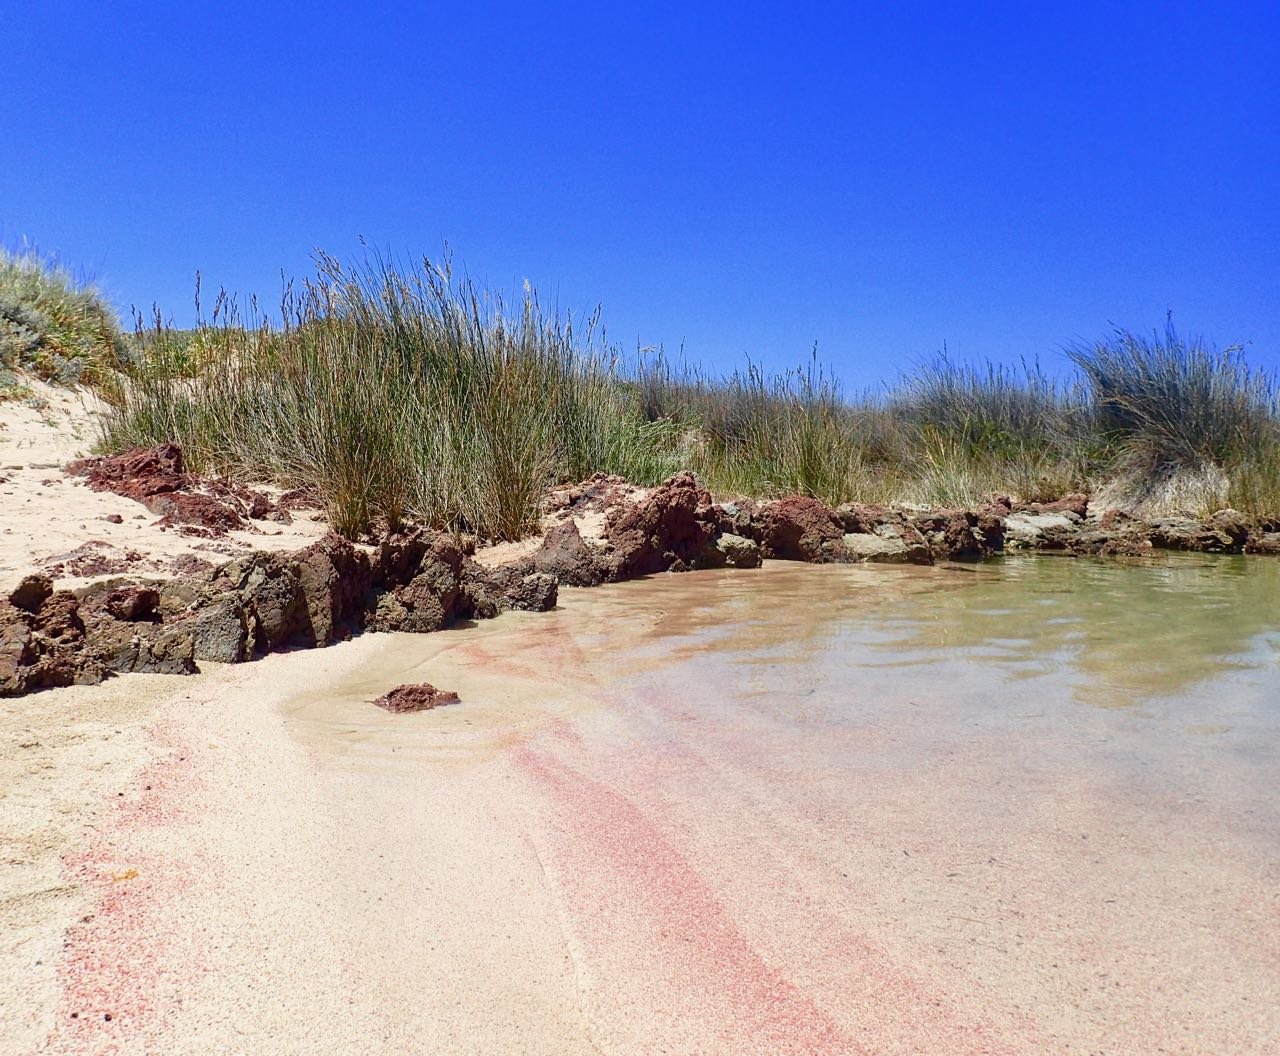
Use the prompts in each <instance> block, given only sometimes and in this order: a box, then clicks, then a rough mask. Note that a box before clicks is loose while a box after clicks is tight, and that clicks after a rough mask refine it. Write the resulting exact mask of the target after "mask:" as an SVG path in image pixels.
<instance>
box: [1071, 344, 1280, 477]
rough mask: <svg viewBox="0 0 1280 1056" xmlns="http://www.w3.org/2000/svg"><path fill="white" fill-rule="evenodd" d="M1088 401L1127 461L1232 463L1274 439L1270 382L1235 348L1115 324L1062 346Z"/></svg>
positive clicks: (1227, 465) (1145, 463)
mask: <svg viewBox="0 0 1280 1056" xmlns="http://www.w3.org/2000/svg"><path fill="white" fill-rule="evenodd" d="M1067 354H1068V356H1069V357H1070V359H1071V361H1072V362H1073V363H1074V364H1075V365H1076V366H1077V367H1078V368H1079V370H1080V372H1081V374H1082V375H1083V376H1084V379H1085V382H1086V384H1087V385H1088V388H1089V392H1090V395H1091V397H1092V401H1093V426H1094V428H1095V429H1096V430H1098V431H1099V432H1100V433H1101V434H1102V435H1103V436H1104V437H1105V438H1107V439H1108V440H1110V441H1111V442H1113V443H1115V444H1117V445H1118V446H1119V448H1120V449H1121V452H1122V454H1123V455H1124V456H1125V458H1126V459H1127V461H1128V462H1129V463H1130V464H1137V465H1140V466H1143V467H1146V468H1151V469H1159V468H1163V467H1168V466H1180V467H1186V468H1191V469H1195V468H1199V467H1202V466H1205V465H1213V466H1218V467H1222V468H1228V469H1229V468H1230V467H1232V466H1235V465H1238V464H1240V463H1242V462H1244V461H1246V460H1247V459H1248V458H1249V457H1250V456H1251V455H1253V454H1254V453H1256V452H1258V451H1259V450H1261V449H1263V448H1268V447H1270V446H1271V445H1272V444H1273V443H1274V441H1275V438H1276V402H1275V383H1274V379H1273V378H1271V377H1270V376H1269V375H1267V374H1266V373H1264V372H1260V371H1256V370H1254V369H1252V368H1251V367H1250V366H1249V365H1248V364H1247V363H1246V362H1245V360H1244V355H1243V350H1242V349H1241V348H1240V346H1232V347H1231V348H1228V349H1226V350H1225V351H1223V352H1216V351H1214V350H1213V348H1211V347H1210V346H1209V345H1207V344H1206V343H1205V342H1204V341H1203V340H1202V339H1200V338H1194V339H1192V340H1185V339H1183V338H1182V337H1181V336H1180V335H1179V334H1178V332H1177V331H1176V330H1175V329H1174V326H1173V323H1172V321H1169V322H1168V323H1167V324H1166V326H1165V331H1164V334H1163V336H1161V335H1160V334H1159V333H1153V334H1152V336H1151V337H1149V338H1148V337H1143V336H1141V335H1138V334H1135V333H1133V332H1131V331H1128V330H1117V331H1116V332H1115V333H1114V334H1112V335H1111V336H1110V337H1109V338H1107V339H1106V340H1104V341H1100V342H1098V343H1096V344H1093V345H1077V346H1074V347H1072V348H1070V349H1069V350H1068V353H1067Z"/></svg>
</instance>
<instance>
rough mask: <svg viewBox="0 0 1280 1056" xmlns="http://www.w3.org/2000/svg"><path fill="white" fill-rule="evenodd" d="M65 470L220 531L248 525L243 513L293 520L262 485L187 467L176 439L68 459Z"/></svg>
mask: <svg viewBox="0 0 1280 1056" xmlns="http://www.w3.org/2000/svg"><path fill="white" fill-rule="evenodd" d="M67 472H68V473H70V474H72V475H74V476H81V477H84V478H85V479H86V480H87V481H88V484H89V487H91V488H92V489H93V490H94V491H110V492H114V493H115V494H116V495H121V496H123V497H124V498H127V499H132V500H134V501H135V502H138V503H141V504H142V505H143V506H145V507H146V508H147V509H148V510H150V511H151V512H152V513H154V514H155V515H156V516H157V517H160V518H161V519H162V523H163V524H165V525H169V526H173V525H178V526H188V527H191V526H194V527H196V528H201V529H204V530H205V531H207V532H209V533H210V534H212V535H221V534H222V533H224V532H227V531H230V530H232V529H237V528H244V527H246V524H245V519H246V518H250V519H253V520H275V521H279V522H281V523H285V524H287V523H289V522H290V521H291V520H292V518H291V517H290V516H289V513H288V511H287V509H284V508H282V507H280V506H277V504H275V503H273V502H272V501H271V499H270V498H269V497H268V496H267V495H265V494H264V493H262V492H260V491H252V490H250V489H248V488H245V487H242V486H240V485H237V484H233V483H231V482H228V481H225V480H203V479H201V478H200V477H197V476H195V475H194V474H191V473H188V472H187V471H186V467H185V465H184V462H183V458H182V449H181V448H179V447H178V446H177V444H160V445H158V446H156V447H147V448H134V449H133V450H130V451H126V452H124V453H123V454H119V455H107V456H103V457H99V458H85V459H80V460H79V461H77V462H72V463H70V464H69V465H68V466H67Z"/></svg>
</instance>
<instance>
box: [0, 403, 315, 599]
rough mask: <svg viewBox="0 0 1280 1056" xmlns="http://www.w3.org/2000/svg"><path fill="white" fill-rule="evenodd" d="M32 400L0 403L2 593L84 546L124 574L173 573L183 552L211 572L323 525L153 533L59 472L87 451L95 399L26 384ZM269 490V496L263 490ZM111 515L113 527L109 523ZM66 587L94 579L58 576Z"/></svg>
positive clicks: (122, 503) (301, 541) (129, 511)
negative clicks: (125, 562) (216, 535)
mask: <svg viewBox="0 0 1280 1056" xmlns="http://www.w3.org/2000/svg"><path fill="white" fill-rule="evenodd" d="M29 387H30V388H31V390H32V393H33V396H34V399H33V400H5V401H0V591H5V592H7V591H8V590H10V589H12V587H13V586H14V584H15V583H16V582H17V581H18V580H19V579H21V578H22V577H23V576H24V575H26V574H28V573H30V572H33V571H40V570H43V569H46V568H48V567H49V566H51V565H54V564H57V563H58V562H59V561H62V560H65V559H66V558H67V556H68V555H70V554H72V553H73V552H75V551H77V550H78V548H82V547H84V546H85V544H86V543H87V544H89V545H91V546H93V547H94V549H95V551H96V552H97V553H98V554H99V555H101V556H102V557H105V558H108V559H124V558H125V557H126V555H132V556H131V558H130V560H129V574H131V575H141V576H166V575H170V574H172V567H173V561H174V559H175V558H177V557H179V556H181V555H184V554H187V555H192V556H195V557H199V558H202V559H204V560H206V561H211V562H213V563H214V564H217V563H220V562H222V561H225V560H227V559H228V557H229V556H230V555H232V554H239V553H247V552H249V551H250V550H295V549H299V548H301V547H303V546H306V545H307V544H308V543H310V542H312V541H313V540H315V539H317V538H319V537H320V536H321V535H323V534H324V533H325V531H326V530H327V528H328V525H327V523H326V522H325V521H324V520H323V519H322V518H319V517H317V518H316V519H314V520H313V519H312V515H311V514H310V513H307V512H304V513H300V514H298V515H297V516H296V517H295V518H294V522H293V524H292V525H279V524H275V523H267V522H263V523H262V524H261V525H254V526H253V527H252V528H251V530H247V531H235V532H229V533H227V535H226V536H224V537H223V538H221V539H217V540H212V541H211V540H204V539H200V538H197V537H193V536H188V535H183V534H182V533H181V532H179V531H176V530H173V529H163V528H161V527H160V526H159V525H158V523H157V521H158V518H156V517H155V515H153V514H151V513H150V512H148V511H147V510H146V509H145V508H144V507H143V506H142V505H141V504H139V503H136V502H134V501H133V500H131V499H126V498H122V497H121V496H119V495H113V494H111V493H110V492H95V491H91V490H90V489H89V488H88V487H87V486H86V484H85V483H84V481H83V480H81V479H79V478H77V477H72V476H68V475H66V474H65V473H64V472H63V471H62V467H63V466H65V465H66V464H67V463H68V462H70V461H72V460H73V459H76V458H81V457H84V456H85V455H88V454H91V453H92V448H93V444H94V442H95V440H96V439H97V428H98V426H97V417H96V416H97V414H98V413H99V411H100V410H101V406H100V404H99V403H98V401H97V400H96V399H95V398H94V397H93V396H92V395H91V394H90V393H87V392H81V391H72V390H67V389H60V388H55V387H53V386H50V385H45V384H42V383H40V382H38V381H31V382H29ZM266 490H268V491H271V490H273V489H266ZM112 517H118V518H119V519H120V523H119V524H116V523H113V521H111V520H108V518H112ZM58 578H59V582H60V584H61V585H63V586H66V587H77V586H83V585H84V584H86V583H89V582H91V581H92V580H93V579H95V578H104V577H101V576H96V577H95V576H88V577H83V576H79V577H78V576H69V575H63V576H59V577H58Z"/></svg>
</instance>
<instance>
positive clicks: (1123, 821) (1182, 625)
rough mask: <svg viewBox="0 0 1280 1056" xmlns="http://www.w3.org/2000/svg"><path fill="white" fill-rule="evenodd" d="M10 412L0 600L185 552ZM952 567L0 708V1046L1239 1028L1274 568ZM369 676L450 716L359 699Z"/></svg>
mask: <svg viewBox="0 0 1280 1056" xmlns="http://www.w3.org/2000/svg"><path fill="white" fill-rule="evenodd" d="M44 395H45V396H46V397H47V400H48V402H47V403H46V404H45V405H44V407H43V408H42V409H41V410H39V411H36V410H35V409H33V408H31V407H29V406H27V405H24V404H12V403H9V404H0V423H2V424H3V425H4V428H3V429H0V477H3V478H5V479H4V480H3V482H0V587H3V586H5V585H6V584H7V583H8V582H9V581H10V580H12V579H14V578H16V577H17V576H18V575H20V574H21V573H23V572H26V571H29V570H31V569H32V568H33V566H34V567H39V566H40V565H42V564H47V563H49V562H50V561H52V560H55V559H56V558H57V556H58V555H59V554H60V553H62V552H64V551H66V550H70V549H72V548H74V547H75V546H78V545H80V544H81V543H83V542H84V540H85V538H86V534H88V536H91V537H93V538H98V539H101V540H103V541H104V542H105V543H106V544H107V545H108V546H110V547H112V548H115V549H117V550H124V549H126V548H133V549H137V550H138V552H139V553H140V554H141V555H142V560H141V564H142V565H143V566H145V568H144V569H143V570H145V569H146V568H151V569H152V570H153V572H154V574H157V575H163V574H164V570H165V568H166V562H170V561H172V559H173V558H174V557H175V556H177V555H179V554H181V553H184V552H188V553H197V554H198V555H200V556H214V555H212V554H211V552H210V551H207V550H200V549H198V547H199V545H200V543H199V541H198V540H191V539H189V538H184V537H182V536H179V535H177V534H175V533H171V532H169V533H166V532H161V531H159V529H158V527H157V526H156V525H155V523H154V520H155V519H154V518H153V517H151V516H150V515H148V514H146V513H145V511H141V508H140V507H138V506H137V505H136V504H134V503H131V502H129V501H128V500H124V499H120V498H118V497H115V496H111V495H100V494H95V493H92V492H90V491H89V490H88V489H87V488H85V487H83V486H82V485H81V484H79V483H77V482H74V481H72V480H70V479H68V478H65V477H63V475H62V474H61V473H60V472H59V470H58V468H57V467H58V466H59V465H61V464H63V463H64V462H65V461H66V460H67V459H68V458H70V457H73V456H74V455H76V454H79V453H82V452H83V450H84V449H85V447H86V446H87V443H88V441H89V440H90V439H91V436H92V432H91V429H92V417H91V413H92V407H91V406H90V407H86V406H85V405H83V404H82V403H79V402H76V398H74V397H67V396H66V395H65V394H60V393H58V392H56V391H54V390H48V392H46V393H44ZM111 513H119V514H120V515H121V517H122V520H123V523H122V524H120V525H114V524H111V523H109V522H106V521H101V520H99V518H100V517H101V516H103V515H105V514H111ZM593 518H594V519H593ZM598 520H599V516H598V514H592V513H587V514H585V515H582V516H580V517H579V527H580V528H581V529H582V530H583V531H584V532H588V533H589V532H591V531H593V530H597V529H598V523H596V522H598ZM323 527H324V526H323V524H322V523H319V522H310V521H303V522H302V523H301V524H299V525H297V526H296V527H295V528H294V529H293V530H292V532H289V531H287V530H286V532H283V533H282V534H281V535H280V536H265V535H257V534H252V533H237V534H236V536H233V537H232V538H231V539H230V540H229V543H230V545H231V546H232V547H233V548H234V547H239V548H244V547H248V546H257V547H264V546H277V545H278V546H286V545H288V546H298V545H302V543H303V542H305V541H306V540H307V539H308V538H310V537H313V536H314V535H315V534H319V532H320V531H322V530H323ZM241 534H243V536H244V537H243V538H240V537H239V536H240V535H241ZM527 547H528V544H527V543H525V544H514V545H512V546H508V547H507V548H506V549H505V550H504V549H502V548H497V549H495V550H493V551H491V552H489V553H487V554H486V555H485V558H486V560H490V561H501V560H504V559H508V558H510V557H511V556H518V555H519V554H520V553H523V552H524V550H525V549H527ZM1197 560H1199V559H1197ZM1202 566H1203V567H1202ZM996 567H997V568H1003V569H1005V570H1006V571H1005V572H982V571H975V570H974V569H972V568H968V569H964V570H953V569H950V568H946V567H939V568H935V569H885V568H870V567H859V568H813V567H803V566H788V565H785V564H770V565H768V566H766V568H764V569H762V570H759V571H747V572H736V571H724V572H707V573H692V574H688V575H683V576H660V577H655V578H653V579H651V580H648V581H644V582H634V583H626V584H619V585H615V586H609V587H603V588H599V589H597V590H593V591H575V590H565V591H564V592H563V593H562V605H561V608H560V609H558V610H557V611H555V612H553V613H549V614H523V613H510V614H507V615H505V616H503V617H501V618H499V619H497V620H493V621H488V622H485V623H482V624H480V625H478V626H476V627H473V628H466V629H459V630H456V631H449V632H444V633H440V634H434V635H425V636H413V635H367V636H364V637H362V638H359V639H357V640H355V641H352V642H349V643H346V644H343V645H340V646H336V647H333V648H329V649H323V650H315V651H309V652H294V653H288V654H281V655H274V656H270V657H267V658H265V659H264V660H262V661H259V662H256V663H253V664H247V665H242V666H238V667H218V666H217V665H206V670H205V671H204V672H202V673H201V674H200V675H198V676H195V677H191V678H171V677H163V676H141V675H134V676H124V677H121V678H117V679H114V680H112V681H110V682H108V683H106V684H104V685H102V686H98V687H92V688H85V687H75V688H71V689H65V690H56V691H51V692H47V693H41V694H38V695H35V696H31V697H26V698H21V699H17V700H0V854H2V857H0V861H2V862H3V866H4V867H3V869H2V870H0V1056H8V1054H28V1053H56V1054H73V1053H75V1054H85V1053H94V1054H97V1053H127V1054H143V1053H147V1054H151V1053H163V1054H166V1056H168V1054H179V1056H180V1054H202V1056H203V1054H208V1053H253V1054H264V1056H272V1054H277V1053H278V1054H282V1056H283V1054H290V1056H292V1054H305V1053H317V1054H319V1053H339V1052H342V1053H345V1052H359V1053H371V1054H378V1053H385V1054H388V1056H391V1054H403V1053H423V1054H436V1053H439V1054H449V1056H456V1054H466V1053H475V1054H481V1053H483V1054H489V1053H498V1054H514V1053H538V1054H547V1056H576V1054H579V1053H582V1054H588V1053H608V1054H616V1056H624V1054H645V1056H647V1054H652V1053H678V1054H685V1053H689V1054H692V1053H709V1054H718V1053H725V1054H754V1053H759V1054H769V1056H777V1054H784V1053H806V1054H834V1053H840V1054H843V1053H863V1052H865V1053H939V1054H953V1053H975V1054H976V1053H984V1054H991V1053H1009V1054H1014V1053H1017V1054H1023V1053H1073V1054H1074V1053H1080V1054H1084V1053H1124V1054H1133V1053H1187V1054H1190V1053H1207V1052H1212V1053H1232V1054H1233V1056H1235V1054H1240V1056H1248V1054H1254V1053H1257V1054H1262V1053H1269V1052H1272V1051H1274V1041H1275V1039H1276V1038H1277V1037H1280V1011H1278V1009H1280V1005H1278V1004H1277V1002H1276V1001H1275V996H1274V995H1275V994H1276V993H1278V992H1280V940H1278V939H1277V934H1278V929H1277V928H1276V891H1277V889H1278V887H1280V871H1278V869H1277V865H1276V862H1277V861H1280V793H1278V792H1277V790H1276V787H1275V781H1274V776H1275V759H1276V757H1277V749H1278V748H1280V733H1278V720H1277V716H1276V714H1275V710H1274V700H1275V699H1276V698H1277V696H1280V675H1277V670H1276V666H1275V663H1274V657H1275V642H1276V641H1280V638H1278V637H1277V627H1276V625H1275V621H1274V618H1273V617H1270V616H1268V615H1267V614H1268V613H1269V612H1271V611H1272V609H1271V608H1270V607H1269V604H1270V600H1272V599H1273V598H1274V596H1275V589H1276V584H1275V581H1274V578H1273V579H1270V580H1268V579H1266V578H1265V577H1264V576H1259V575H1258V573H1256V572H1252V573H1250V574H1249V575H1247V576H1243V575H1239V574H1234V573H1239V572H1240V571H1241V570H1240V569H1239V568H1237V567H1236V566H1235V565H1232V566H1231V568H1232V569H1234V573H1233V575H1232V576H1223V575H1221V574H1220V573H1219V569H1218V566H1214V567H1212V568H1210V567H1209V566H1208V565H1206V564H1205V563H1204V562H1203V561H1199V563H1198V564H1196V563H1192V564H1184V565H1179V566H1176V567H1175V566H1171V569H1170V570H1168V571H1167V572H1166V570H1164V569H1163V568H1162V567H1157V566H1152V567H1151V569H1150V570H1149V571H1146V572H1142V573H1140V574H1139V573H1138V572H1137V571H1136V570H1123V569H1121V570H1120V571H1121V572H1122V573H1125V574H1127V575H1129V576H1130V578H1129V579H1128V580H1117V579H1109V578H1108V579H1101V580H1099V581H1098V582H1096V583H1087V584H1085V587H1086V588H1087V589H1083V590H1081V589H1078V585H1076V584H1073V582H1072V580H1071V579H1070V578H1069V576H1068V575H1067V573H1065V572H1064V571H1063V570H1065V569H1080V570H1087V569H1088V568H1091V567H1093V566H1090V565H1087V564H1086V563H1084V562H1081V563H1065V564H1064V563H1061V562H1058V563H1050V565H1048V566H1046V567H1048V568H1051V569H1053V570H1054V571H1053V572H1052V573H1049V572H1045V571H1043V570H1042V571H1041V572H1040V573H1038V574H1037V575H1036V576H1034V577H1026V578H1025V579H1024V580H1023V581H1021V582H1016V583H1015V582H1009V583H1004V582H1003V581H1002V580H1000V579H999V577H1000V576H1004V577H1006V578H1007V577H1008V576H1010V575H1011V574H1012V573H1011V572H1009V571H1008V570H1011V569H1013V568H1015V565H1014V564H1012V563H1006V564H1005V565H1003V566H996ZM1024 567H1027V566H1024ZM1144 567H1145V566H1144ZM1267 567H1268V568H1271V566H1267ZM1082 574H1083V573H1082ZM1098 574H1099V575H1103V576H1110V575H1111V572H1099V573H1098ZM1143 577H1145V578H1143ZM62 582H64V583H65V582H66V581H65V580H63V581H62ZM1180 614H1181V615H1180ZM1161 643H1164V647H1161ZM410 681H430V682H432V683H434V684H436V685H438V686H440V687H442V688H445V689H451V690H456V691H457V692H458V693H459V694H460V696H461V702H460V703H459V704H457V705H452V706H449V707H445V708H440V709H436V710H434V711H431V712H427V713H422V714H417V715H389V714H386V713H384V712H382V711H381V710H380V709H378V708H375V707H373V706H372V704H371V703H370V702H371V701H372V699H373V698H374V697H376V696H378V695H380V694H381V693H384V692H386V691H387V690H388V689H390V688H392V687H393V686H395V685H397V684H399V683H401V682H410Z"/></svg>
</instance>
